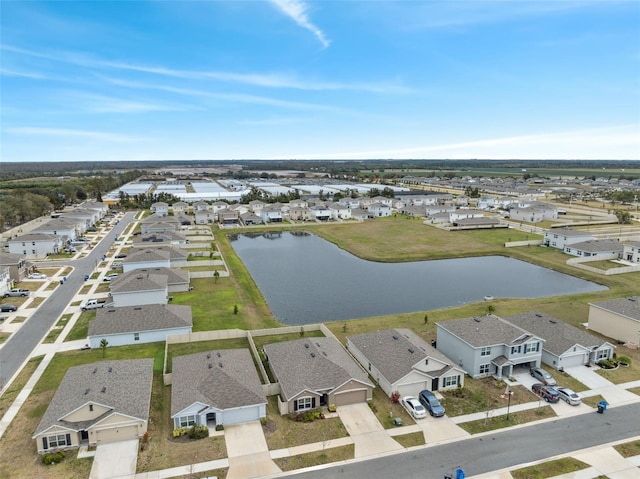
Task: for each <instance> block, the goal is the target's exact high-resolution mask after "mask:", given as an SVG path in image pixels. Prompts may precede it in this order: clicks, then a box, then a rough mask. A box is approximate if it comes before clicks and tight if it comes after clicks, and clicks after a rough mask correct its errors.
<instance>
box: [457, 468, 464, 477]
mask: <svg viewBox="0 0 640 479" xmlns="http://www.w3.org/2000/svg"><path fill="white" fill-rule="evenodd" d="M456 479H464V471H463V470H462V469H460V468H458V469H456Z"/></svg>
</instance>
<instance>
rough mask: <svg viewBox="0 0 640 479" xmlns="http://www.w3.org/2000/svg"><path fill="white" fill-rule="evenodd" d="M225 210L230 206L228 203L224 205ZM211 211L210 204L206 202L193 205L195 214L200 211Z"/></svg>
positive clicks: (197, 202)
mask: <svg viewBox="0 0 640 479" xmlns="http://www.w3.org/2000/svg"><path fill="white" fill-rule="evenodd" d="M224 205H225V208H226V207H227V206H229V205H227V204H226V203H225V204H224ZM209 210H211V208H210V205H209V203H207V202H206V201H196V202H195V203H194V204H193V211H194V212H196V213H197V212H198V211H209Z"/></svg>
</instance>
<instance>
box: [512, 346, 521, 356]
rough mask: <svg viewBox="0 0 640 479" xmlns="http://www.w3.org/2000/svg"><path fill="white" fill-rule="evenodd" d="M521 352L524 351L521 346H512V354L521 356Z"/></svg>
mask: <svg viewBox="0 0 640 479" xmlns="http://www.w3.org/2000/svg"><path fill="white" fill-rule="evenodd" d="M520 351H522V349H521V346H520V345H518V346H511V354H520Z"/></svg>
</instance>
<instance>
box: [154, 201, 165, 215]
mask: <svg viewBox="0 0 640 479" xmlns="http://www.w3.org/2000/svg"><path fill="white" fill-rule="evenodd" d="M151 212H152V213H154V214H156V215H158V216H169V205H168V204H167V203H165V202H164V201H158V202H157V203H154V204H152V205H151Z"/></svg>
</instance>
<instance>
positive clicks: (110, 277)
mask: <svg viewBox="0 0 640 479" xmlns="http://www.w3.org/2000/svg"><path fill="white" fill-rule="evenodd" d="M117 277H118V275H117V274H116V273H111V274H108V275H106V276H105V277H104V278H103V281H113V280H114V279H116V278H117Z"/></svg>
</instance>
